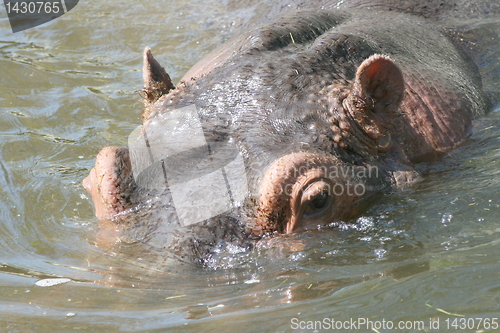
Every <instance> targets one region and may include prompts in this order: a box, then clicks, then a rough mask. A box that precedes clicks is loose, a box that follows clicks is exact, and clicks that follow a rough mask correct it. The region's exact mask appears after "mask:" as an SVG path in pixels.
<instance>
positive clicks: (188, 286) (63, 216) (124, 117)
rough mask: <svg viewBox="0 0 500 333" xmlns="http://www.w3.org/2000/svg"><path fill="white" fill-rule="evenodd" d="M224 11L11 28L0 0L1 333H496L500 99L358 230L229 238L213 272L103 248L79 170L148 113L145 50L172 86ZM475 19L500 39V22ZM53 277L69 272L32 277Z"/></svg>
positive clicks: (110, 16) (153, 8) (494, 57)
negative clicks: (242, 248)
mask: <svg viewBox="0 0 500 333" xmlns="http://www.w3.org/2000/svg"><path fill="white" fill-rule="evenodd" d="M237 12H238V11H237ZM242 15H243V14H242ZM230 16H231V15H229V14H228V12H227V11H225V10H224V9H223V7H222V6H221V5H220V4H218V2H217V1H215V0H214V1H204V2H202V3H201V2H199V1H195V0H186V1H173V0H172V1H141V2H138V1H131V0H114V1H107V2H104V1H96V0H82V1H80V3H79V4H78V6H77V7H76V8H75V9H73V10H72V11H71V12H69V13H68V14H66V15H64V16H63V17H61V18H60V19H57V20H55V21H53V22H51V23H48V24H46V25H44V26H43V27H38V28H34V29H30V30H27V31H25V32H20V33H16V34H12V33H11V31H10V27H9V24H8V21H7V18H6V13H5V11H4V10H3V8H2V9H1V10H0V119H1V121H0V331H1V332H116V331H120V332H122V331H123V332H140V331H141V332H166V331H179V332H277V331H282V332H289V331H297V332H298V331H307V330H306V329H302V328H307V327H308V326H307V325H308V323H307V321H316V320H318V321H322V323H323V324H324V323H325V322H326V323H327V324H328V323H330V324H331V321H328V320H329V319H330V318H331V319H335V320H340V321H351V319H352V320H353V321H354V322H356V323H359V322H358V319H359V320H361V321H362V320H363V319H366V320H371V321H372V322H373V325H374V326H373V327H367V326H361V327H357V328H358V331H363V332H364V331H379V332H391V331H393V332H413V331H415V332H416V331H418V328H416V327H415V326H416V325H419V323H418V322H420V321H422V322H423V323H424V324H425V329H426V330H429V329H430V326H429V325H430V321H433V325H434V327H435V328H436V327H439V329H436V330H433V331H435V332H445V331H456V332H475V331H481V330H487V329H488V326H487V325H486V323H487V322H488V323H489V325H490V326H489V327H490V329H491V330H492V331H497V332H499V331H500V328H497V329H492V328H494V327H495V325H494V324H493V322H494V318H498V319H497V320H496V322H497V325H500V263H499V260H500V259H499V258H500V109H498V108H496V109H495V107H493V108H492V109H493V111H492V112H491V113H490V114H489V115H488V116H487V117H485V118H483V119H481V120H479V121H478V122H477V124H476V128H475V130H474V134H473V136H472V138H471V139H470V140H469V141H468V142H467V143H466V144H464V145H463V146H461V147H460V148H458V149H457V150H455V151H453V152H452V153H450V154H448V155H447V156H445V157H444V158H443V159H442V160H441V161H439V162H435V163H431V164H427V165H421V166H419V168H420V169H421V171H423V172H424V173H425V174H426V176H425V177H424V179H423V180H422V181H421V182H419V183H417V184H415V186H413V187H411V188H410V189H408V190H405V191H402V192H398V193H388V194H385V195H384V197H383V198H381V200H380V204H379V205H377V206H376V207H374V208H372V209H371V210H370V211H368V212H367V213H366V214H365V215H364V216H363V217H361V218H359V219H358V220H357V222H356V223H354V224H352V225H342V226H340V227H335V228H324V229H323V230H320V231H314V232H308V233H303V234H300V235H297V236H294V237H289V238H288V239H277V240H274V241H273V244H272V245H273V246H269V247H266V244H263V245H262V246H261V248H260V249H257V250H255V251H252V252H249V253H248V252H245V253H234V254H231V253H230V252H231V251H232V249H231V248H225V249H220V250H221V251H220V253H219V254H215V255H214V258H213V260H212V261H211V262H210V263H208V266H209V268H208V269H206V270H202V269H200V268H196V267H189V266H180V265H176V266H173V267H172V269H171V270H170V271H168V272H158V271H156V270H155V267H154V265H151V264H148V262H150V259H151V256H154V254H149V253H143V255H144V256H143V255H137V253H136V255H134V256H131V255H127V250H128V249H127V248H124V249H120V251H116V249H110V250H109V251H104V250H102V249H100V248H98V247H97V246H96V245H95V243H96V236H95V232H94V231H95V228H96V224H97V221H96V219H95V218H94V215H93V207H92V205H91V201H90V198H89V196H88V195H87V194H86V192H85V191H84V190H83V188H82V186H81V180H82V179H83V178H84V177H85V176H86V174H87V172H88V170H89V169H90V168H91V167H92V166H93V164H94V158H95V155H96V154H97V152H98V151H99V150H100V148H102V147H103V146H105V145H107V144H123V145H125V144H126V140H127V136H128V134H129V133H130V132H131V130H132V129H134V128H135V127H136V126H137V125H139V124H140V120H139V114H140V110H141V103H140V101H139V96H138V94H137V92H136V91H137V90H138V89H140V88H141V72H140V68H141V61H142V59H141V53H142V49H143V48H144V46H146V45H147V46H150V47H152V49H153V51H154V53H155V55H156V56H157V58H158V59H159V60H160V61H161V63H162V64H163V65H164V66H165V67H166V68H167V70H168V71H169V73H170V74H171V76H172V77H173V78H174V81H176V80H178V79H180V77H181V76H182V75H183V74H184V72H185V71H186V70H187V69H188V68H189V67H190V66H191V65H192V64H194V62H196V60H197V59H199V58H200V57H201V56H202V55H203V54H205V53H207V52H208V51H209V50H211V49H212V48H213V47H214V46H215V45H217V44H219V43H220V42H221V38H222V37H220V35H219V34H217V33H216V32H217V31H219V29H221V28H223V30H224V31H227V29H229V28H230V22H231V19H230V18H229V17H230ZM475 26H477V27H478V29H479V28H481V29H484V28H487V29H489V30H491V31H493V32H496V33H497V34H498V32H499V31H500V20H495V19H494V18H493V19H491V18H490V19H489V21H488V22H476V23H475ZM499 56H500V45H498V48H497V49H494V48H493V49H491V50H490V52H489V53H488V54H486V55H485V56H484V57H482V58H481V62H482V67H483V72H484V73H485V75H486V79H485V82H486V84H487V90H490V91H500V78H499V76H498V73H499V70H498V67H499V66H498V62H499ZM113 250H115V251H113ZM50 277H56V278H61V277H64V278H69V279H71V282H69V283H65V284H60V285H55V286H51V287H41V286H37V285H36V284H35V283H36V282H37V281H39V280H41V279H45V278H50ZM324 318H326V319H327V320H326V321H323V319H324ZM463 318H465V319H467V321H466V320H465V319H463ZM471 318H473V319H472V321H471V320H470V319H471ZM476 318H477V319H476ZM479 318H482V320H483V321H482V322H480V320H479ZM455 319H456V320H458V321H455V323H456V324H457V325H459V326H457V327H454V326H452V324H453V323H454V320H455ZM382 320H385V321H391V322H392V323H393V324H394V329H393V330H388V329H384V328H383V327H381V326H378V325H382ZM399 321H404V324H405V325H406V327H407V328H406V329H397V327H396V325H398V323H399ZM438 321H439V322H438ZM436 323H437V324H438V325H439V326H436ZM464 323H465V324H464ZM344 325H348V324H344ZM388 325H389V324H387V325H386V327H389V326H388ZM448 325H449V326H448ZM460 325H462V326H460ZM464 325H466V326H464ZM412 326H413V328H411V327H412ZM467 326H469V327H467ZM326 327H327V326H323V328H326ZM346 327H347V326H344V328H346ZM461 327H462V328H463V329H462V328H461ZM351 328H353V327H351ZM371 328H374V329H375V330H371ZM309 331H312V330H309ZM336 331H346V332H347V331H349V330H347V329H340V330H336ZM351 331H355V330H354V329H353V330H351ZM431 331H432V330H431Z"/></svg>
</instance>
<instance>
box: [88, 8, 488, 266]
mask: <svg viewBox="0 0 500 333" xmlns="http://www.w3.org/2000/svg"><path fill="white" fill-rule="evenodd" d="M336 3H337V2H335V4H336ZM391 3H392V2H391V1H372V2H366V1H363V2H358V1H351V2H348V1H347V4H342V6H334V5H335V4H332V5H329V2H328V1H313V2H308V4H307V5H301V3H300V2H293V1H288V3H283V4H281V5H280V6H274V7H273V6H271V8H270V9H269V8H265V7H264V8H263V9H262V11H263V12H266V11H267V12H268V13H269V14H268V16H269V17H274V18H273V19H272V20H271V21H269V22H264V23H262V22H261V23H260V24H259V23H258V19H257V18H251V19H249V20H248V22H246V23H247V24H248V27H247V28H242V29H241V32H239V33H237V34H236V35H235V37H233V38H232V39H230V40H229V41H228V42H227V43H225V44H224V45H222V46H221V47H220V48H218V49H216V50H214V51H213V52H212V53H210V54H209V55H208V56H206V57H205V58H204V59H202V60H201V61H200V62H199V63H198V64H196V65H195V66H194V67H193V68H192V69H191V70H190V71H189V72H188V73H186V75H185V76H184V78H183V79H182V80H181V82H180V83H179V84H178V85H177V86H174V85H173V84H172V82H171V80H170V77H169V76H168V74H167V73H166V72H165V71H164V69H163V68H162V67H161V65H160V64H159V63H158V62H157V61H156V60H155V59H154V58H153V56H152V54H151V52H150V50H148V49H146V51H145V53H144V68H143V71H144V86H145V87H144V90H143V97H144V102H145V108H144V111H143V118H144V121H145V125H144V126H145V127H147V126H149V125H147V124H149V123H148V121H151V120H154V119H155V117H159V116H161V115H165V114H168V113H169V112H172V110H177V109H180V108H183V107H188V106H190V105H195V107H196V110H197V111H198V116H199V118H200V122H201V124H202V127H203V132H204V135H205V138H206V139H207V141H210V142H231V143H234V144H235V145H236V147H237V148H238V150H239V152H240V153H241V155H242V156H243V159H244V162H245V173H246V176H247V181H248V188H247V190H246V192H245V198H244V200H243V202H241V204H240V205H238V207H236V208H234V209H231V210H228V211H226V212H224V213H223V214H219V215H217V216H214V217H212V218H209V219H206V220H204V221H202V222H200V223H193V224H189V223H188V224H186V223H184V224H183V223H179V222H178V219H176V215H175V214H176V213H175V209H174V208H173V197H172V193H171V192H170V191H169V190H168V189H164V188H163V187H159V188H156V189H154V190H152V189H145V188H141V186H138V184H137V183H136V179H134V177H133V175H132V171H131V169H132V167H131V162H130V156H129V150H128V149H127V148H125V147H122V148H119V147H106V148H104V149H103V150H102V151H101V152H100V153H99V155H98V156H97V160H96V166H95V167H94V168H93V169H92V170H91V171H90V174H89V176H88V177H87V178H86V179H85V180H84V186H85V187H86V188H87V190H88V191H89V193H91V195H92V198H93V201H94V205H95V208H96V215H97V217H98V218H99V219H100V221H101V226H102V227H103V228H106V229H108V230H113V231H116V236H117V237H119V238H120V239H121V240H122V241H127V242H134V241H140V242H143V243H145V244H148V245H151V246H154V247H156V248H159V249H164V250H166V252H169V253H173V254H174V255H176V256H178V257H181V258H184V259H187V260H191V259H195V260H196V259H197V258H200V257H203V255H205V254H206V253H208V252H209V251H210V248H211V247H213V246H214V245H216V244H217V243H218V242H220V241H229V242H235V243H237V244H239V245H243V246H248V244H250V243H251V241H252V240H253V239H258V238H260V237H262V236H263V235H269V234H276V233H278V234H279V233H292V232H295V231H297V230H301V229H307V228H314V227H316V226H317V225H324V224H328V223H331V222H334V221H340V220H344V221H345V220H348V219H349V218H352V217H353V216H355V215H356V214H359V213H361V212H362V211H363V210H364V209H365V207H366V206H367V205H370V204H372V202H373V198H374V194H377V193H380V192H381V191H384V190H385V189H388V188H395V187H396V188H397V187H404V186H406V185H407V184H411V182H413V181H415V179H417V178H418V175H417V174H416V172H415V171H414V169H413V166H414V165H415V163H418V162H420V161H425V160H433V159H436V158H439V156H440V155H441V154H442V153H444V152H447V151H449V150H451V149H453V148H454V147H456V146H457V145H459V144H460V143H461V142H462V141H463V140H464V139H466V137H467V135H468V133H469V130H470V126H471V121H472V120H473V119H474V118H476V117H478V116H480V115H482V114H484V113H485V110H486V108H487V107H486V101H485V97H484V96H483V92H482V87H481V79H480V77H479V74H478V72H477V68H476V66H475V65H474V63H473V62H472V60H471V59H470V58H469V56H468V55H467V53H466V51H464V50H462V49H461V48H460V46H458V44H459V43H458V42H455V41H454V40H452V39H451V38H450V37H449V36H447V35H446V34H445V33H444V32H446V31H448V30H447V29H445V28H444V27H443V26H442V25H441V21H440V20H442V17H446V13H447V11H451V10H452V9H453V10H455V9H456V7H455V6H454V5H453V4H452V3H451V4H449V3H442V2H436V1H428V3H426V6H421V5H419V3H420V2H411V1H407V2H403V4H401V2H397V3H398V6H392V4H391ZM287 4H291V5H290V6H285V5H287ZM285 7H286V8H288V9H287V10H283V9H282V8H285ZM338 7H340V9H339V8H338ZM290 8H291V9H290ZM297 8H299V9H298V10H296V9H297ZM353 8H354V9H353ZM374 8H375V9H376V10H373V9H374ZM278 12H279V13H280V14H279V16H278V17H277V18H276V15H277V14H276V13H278ZM265 20H266V19H264V21H265ZM162 168H163V172H168V171H170V170H168V169H167V171H165V168H168V166H166V162H165V163H164V164H163V166H162ZM174 171H176V170H174ZM176 172H177V171H176ZM179 172H182V171H179ZM165 188H168V187H167V186H165ZM193 214H196V212H193ZM113 235H114V234H113Z"/></svg>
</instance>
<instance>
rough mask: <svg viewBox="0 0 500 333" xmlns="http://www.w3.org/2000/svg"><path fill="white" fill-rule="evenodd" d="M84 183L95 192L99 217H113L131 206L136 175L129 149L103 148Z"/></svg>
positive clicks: (93, 193)
mask: <svg viewBox="0 0 500 333" xmlns="http://www.w3.org/2000/svg"><path fill="white" fill-rule="evenodd" d="M83 186H84V187H85V189H86V190H87V191H88V192H89V194H90V195H91V196H92V200H93V201H94V207H95V214H96V216H97V218H98V219H99V220H105V219H111V218H113V216H115V215H116V214H118V213H121V212H123V211H125V210H126V209H127V208H129V207H130V206H131V200H130V194H131V189H132V188H131V187H132V186H133V179H132V169H131V166H130V158H129V152H128V149H127V148H123V147H105V148H103V149H102V150H101V151H100V152H99V154H98V155H97V158H96V163H95V166H94V167H93V168H92V169H91V170H90V172H89V175H88V176H87V177H86V178H85V179H84V180H83Z"/></svg>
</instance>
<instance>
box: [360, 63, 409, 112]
mask: <svg viewBox="0 0 500 333" xmlns="http://www.w3.org/2000/svg"><path fill="white" fill-rule="evenodd" d="M404 89H405V84H404V79H403V74H402V73H401V70H400V69H399V67H398V66H397V65H396V64H395V63H394V62H393V61H392V60H391V59H390V58H388V57H386V56H382V55H379V54H375V55H372V56H371V57H369V58H368V59H366V60H365V61H363V63H362V64H361V65H360V66H359V67H358V70H357V72H356V79H355V81H354V87H353V91H352V94H353V95H355V96H356V97H358V98H361V99H362V100H363V101H364V102H365V103H366V104H370V105H369V106H368V107H370V109H371V111H373V112H374V113H376V114H377V113H381V112H382V113H385V114H388V115H390V114H391V113H393V112H396V111H397V109H398V108H399V104H400V103H401V100H402V99H403V93H404ZM381 116H382V117H383V116H384V115H381Z"/></svg>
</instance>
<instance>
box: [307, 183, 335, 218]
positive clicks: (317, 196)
mask: <svg viewBox="0 0 500 333" xmlns="http://www.w3.org/2000/svg"><path fill="white" fill-rule="evenodd" d="M329 188H330V186H329V184H328V183H327V182H325V181H323V180H320V181H316V182H314V183H312V184H310V185H309V186H308V187H307V188H306V189H305V190H304V192H303V194H302V200H301V201H302V202H301V205H302V209H303V217H304V218H308V217H313V216H314V217H316V216H317V215H320V214H321V213H323V212H325V211H327V210H328V209H329V208H330V206H331V204H332V198H331V196H330V191H329Z"/></svg>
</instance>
